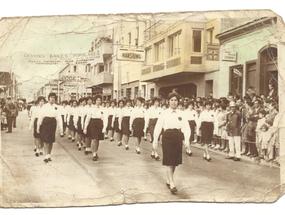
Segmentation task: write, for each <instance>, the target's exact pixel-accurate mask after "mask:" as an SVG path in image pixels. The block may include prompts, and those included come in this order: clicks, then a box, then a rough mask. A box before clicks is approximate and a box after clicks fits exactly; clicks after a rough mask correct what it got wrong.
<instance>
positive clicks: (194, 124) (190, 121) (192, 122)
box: [188, 120, 196, 141]
mask: <svg viewBox="0 0 285 215" xmlns="http://www.w3.org/2000/svg"><path fill="white" fill-rule="evenodd" d="M188 122H189V126H190V131H191V135H190V141H193V140H194V133H195V127H196V122H195V120H189V121H188Z"/></svg>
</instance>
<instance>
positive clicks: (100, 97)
mask: <svg viewBox="0 0 285 215" xmlns="http://www.w3.org/2000/svg"><path fill="white" fill-rule="evenodd" d="M98 98H99V99H101V101H102V96H101V95H96V96H95V97H94V101H95V102H96V100H97V99H98Z"/></svg>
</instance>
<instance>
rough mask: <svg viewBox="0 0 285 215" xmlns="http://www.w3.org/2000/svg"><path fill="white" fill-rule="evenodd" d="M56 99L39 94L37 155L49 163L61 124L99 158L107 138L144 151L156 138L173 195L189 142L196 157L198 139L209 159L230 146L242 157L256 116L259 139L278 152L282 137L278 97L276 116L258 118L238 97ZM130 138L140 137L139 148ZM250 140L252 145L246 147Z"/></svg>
mask: <svg viewBox="0 0 285 215" xmlns="http://www.w3.org/2000/svg"><path fill="white" fill-rule="evenodd" d="M55 101H56V95H55V94H53V93H51V94H50V95H49V96H48V102H47V103H46V104H44V103H45V98H43V97H39V98H38V100H37V102H36V105H35V106H34V107H33V108H31V110H30V114H31V116H32V117H31V123H30V128H31V129H32V127H34V129H33V131H34V132H33V135H34V138H35V141H34V143H35V144H34V148H35V155H36V156H40V155H42V154H43V149H44V155H45V157H44V162H46V163H48V162H50V161H51V160H52V159H51V150H52V145H53V143H54V142H55V132H56V128H58V131H59V133H60V136H61V137H64V136H67V138H68V140H70V141H71V142H76V145H77V148H78V150H79V151H81V150H82V151H83V152H84V153H85V155H89V154H91V155H92V160H93V161H97V160H98V159H99V154H100V147H99V146H100V142H102V141H103V140H104V142H105V141H110V142H113V141H115V143H116V144H115V145H117V146H118V147H121V146H124V149H125V150H126V151H127V150H131V151H133V152H134V153H136V154H138V155H140V154H141V153H142V152H143V151H142V149H143V148H142V147H141V145H142V144H145V142H150V143H151V145H152V147H151V148H152V149H151V154H150V156H151V158H152V159H153V160H154V161H160V160H161V157H162V164H163V166H165V168H166V185H167V187H168V188H169V190H170V192H171V193H173V194H175V193H177V188H176V185H175V181H174V172H175V170H176V167H177V166H178V165H180V164H182V151H183V150H182V149H183V146H184V148H185V154H186V156H188V157H191V156H192V151H191V147H192V145H194V144H195V143H196V144H200V148H201V147H202V149H203V156H202V158H203V159H204V160H205V161H207V162H210V161H211V160H212V158H211V156H210V151H211V150H220V151H225V152H226V157H225V158H227V159H229V160H233V161H240V160H241V155H242V152H241V150H242V149H244V150H253V149H251V148H252V147H253V146H250V147H251V148H250V147H249V146H248V144H251V143H248V142H243V138H242V131H243V129H244V127H245V129H248V130H250V128H251V127H250V126H251V124H252V123H251V121H250V120H256V121H258V122H259V123H258V125H257V128H256V129H257V130H258V132H257V137H256V139H257V140H258V141H260V142H262V141H264V139H266V138H267V139H266V140H267V147H268V149H270V150H271V151H269V150H268V151H269V153H270V156H272V154H273V152H272V150H274V149H275V151H277V150H276V148H273V147H272V145H273V143H272V142H270V141H276V139H277V137H276V130H277V129H276V128H275V127H276V126H277V124H278V119H279V117H275V116H276V112H275V111H274V110H275V109H274V107H275V106H276V105H275V102H274V101H271V102H270V104H269V105H268V106H269V110H272V111H271V112H270V113H269V114H268V116H270V117H268V119H265V117H264V114H265V113H264V112H258V114H259V115H260V118H259V119H258V120H257V119H256V118H253V117H252V115H250V116H251V117H248V116H247V115H248V114H253V113H251V112H249V111H248V110H247V109H246V108H245V107H244V106H243V105H241V104H239V102H240V101H239V100H238V99H232V98H220V99H218V100H214V99H212V98H207V99H201V98H196V99H181V97H180V96H179V95H178V94H177V93H176V92H172V93H170V94H169V97H168V99H167V100H164V101H161V99H159V98H153V99H152V100H151V102H146V101H145V100H144V99H143V98H141V97H138V98H136V99H135V101H132V100H129V99H123V100H119V101H106V102H103V101H102V97H101V96H100V95H97V96H95V97H94V98H91V97H88V98H81V99H79V100H78V101H76V100H71V101H69V102H67V101H63V102H62V103H61V105H57V104H55ZM245 104H247V103H246V102H245ZM244 109H245V110H246V111H245V110H244ZM244 112H245V113H247V114H246V115H245V114H244ZM248 112H249V113H248ZM254 116H256V115H254ZM269 120H270V121H269ZM248 121H249V123H248ZM269 123H271V125H272V129H271V130H270V133H269V132H267V133H265V132H264V130H265V129H264V126H268V125H269ZM246 126H247V127H246ZM274 126H275V127H274ZM248 127H249V128H248ZM248 133H249V131H248ZM250 135H252V134H251V133H250V134H248V137H251V136H250ZM270 135H271V137H268V136H270ZM143 139H144V140H145V141H142V140H143ZM129 142H132V143H133V142H134V147H133V146H132V145H130V144H129ZM159 143H160V144H159ZM257 143H259V142H257ZM244 144H245V145H246V146H245V147H244V148H243V147H242V146H243V145H244ZM260 145H261V146H259V145H258V144H257V146H256V148H258V149H256V150H255V151H253V152H255V153H257V152H260V157H261V156H264V155H263V154H262V153H264V151H265V150H264V147H263V145H266V143H260ZM160 147H161V151H162V153H161V154H160V153H159V152H160V150H159V148H160ZM262 147H263V148H262ZM270 147H271V148H270ZM209 149H211V150H209ZM244 153H245V152H244ZM246 153H247V152H246ZM100 159H104V154H102V155H101V154H100Z"/></svg>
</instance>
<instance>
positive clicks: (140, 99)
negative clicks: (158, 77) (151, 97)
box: [137, 97, 145, 103]
mask: <svg viewBox="0 0 285 215" xmlns="http://www.w3.org/2000/svg"><path fill="white" fill-rule="evenodd" d="M137 100H138V101H140V102H141V103H144V101H145V100H144V98H142V97H137Z"/></svg>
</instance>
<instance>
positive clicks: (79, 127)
mask: <svg viewBox="0 0 285 215" xmlns="http://www.w3.org/2000/svg"><path fill="white" fill-rule="evenodd" d="M85 105H86V101H85V98H80V99H79V106H78V107H77V108H76V113H75V115H74V126H75V129H76V132H77V147H78V151H81V148H82V147H83V144H84V133H83V120H84V114H85V112H84V107H85Z"/></svg>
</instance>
